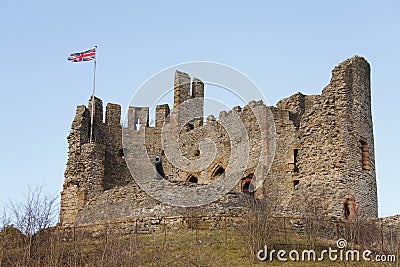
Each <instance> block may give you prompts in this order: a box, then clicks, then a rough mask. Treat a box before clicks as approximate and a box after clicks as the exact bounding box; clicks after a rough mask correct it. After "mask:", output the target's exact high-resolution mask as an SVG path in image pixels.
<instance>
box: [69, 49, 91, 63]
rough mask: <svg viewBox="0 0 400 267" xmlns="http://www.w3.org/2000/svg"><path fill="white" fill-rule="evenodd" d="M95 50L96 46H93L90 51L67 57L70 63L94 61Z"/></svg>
mask: <svg viewBox="0 0 400 267" xmlns="http://www.w3.org/2000/svg"><path fill="white" fill-rule="evenodd" d="M96 48H97V46H95V47H94V48H93V49H90V50H88V51H85V52H80V53H72V54H71V55H70V56H69V57H68V60H69V61H71V62H82V61H90V60H94V59H96Z"/></svg>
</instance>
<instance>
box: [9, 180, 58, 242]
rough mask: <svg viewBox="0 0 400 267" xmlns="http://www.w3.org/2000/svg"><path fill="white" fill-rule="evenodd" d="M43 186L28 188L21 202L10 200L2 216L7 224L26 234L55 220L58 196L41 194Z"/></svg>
mask: <svg viewBox="0 0 400 267" xmlns="http://www.w3.org/2000/svg"><path fill="white" fill-rule="evenodd" d="M42 188H43V186H38V187H35V188H31V187H29V188H28V193H27V194H25V196H24V199H23V200H22V201H21V202H16V201H13V200H10V202H9V204H8V205H7V207H6V212H5V215H3V217H7V218H8V224H12V225H14V226H15V227H16V228H17V229H18V230H20V231H21V232H22V233H23V234H24V235H26V236H32V235H33V234H35V233H36V232H38V231H40V230H43V229H45V228H48V227H50V226H52V225H54V224H55V223H56V222H57V216H58V209H57V207H58V205H57V200H58V197H57V196H55V195H52V194H48V195H43V193H42Z"/></svg>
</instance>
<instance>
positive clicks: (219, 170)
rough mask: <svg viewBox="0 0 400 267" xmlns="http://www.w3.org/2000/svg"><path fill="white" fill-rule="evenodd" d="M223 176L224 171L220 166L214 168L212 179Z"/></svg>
mask: <svg viewBox="0 0 400 267" xmlns="http://www.w3.org/2000/svg"><path fill="white" fill-rule="evenodd" d="M223 174H225V169H224V168H222V167H221V166H218V167H217V168H215V170H214V172H213V174H212V177H218V176H221V175H223Z"/></svg>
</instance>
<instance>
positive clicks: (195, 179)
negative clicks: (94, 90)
mask: <svg viewBox="0 0 400 267" xmlns="http://www.w3.org/2000/svg"><path fill="white" fill-rule="evenodd" d="M187 181H188V182H190V183H194V184H197V182H198V179H197V177H196V176H194V175H192V174H191V175H189V177H188V179H187Z"/></svg>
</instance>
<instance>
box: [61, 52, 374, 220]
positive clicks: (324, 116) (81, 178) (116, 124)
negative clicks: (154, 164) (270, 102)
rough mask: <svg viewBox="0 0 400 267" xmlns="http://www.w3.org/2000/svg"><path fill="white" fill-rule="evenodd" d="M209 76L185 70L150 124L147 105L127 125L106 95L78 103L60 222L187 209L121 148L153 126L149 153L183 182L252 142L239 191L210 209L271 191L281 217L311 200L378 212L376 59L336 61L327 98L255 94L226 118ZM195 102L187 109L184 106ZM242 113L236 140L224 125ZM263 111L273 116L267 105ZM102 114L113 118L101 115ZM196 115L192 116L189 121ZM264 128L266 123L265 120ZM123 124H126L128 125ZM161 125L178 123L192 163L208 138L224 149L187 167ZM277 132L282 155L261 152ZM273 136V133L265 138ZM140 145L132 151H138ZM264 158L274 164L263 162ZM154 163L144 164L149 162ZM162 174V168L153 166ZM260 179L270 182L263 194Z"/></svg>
mask: <svg viewBox="0 0 400 267" xmlns="http://www.w3.org/2000/svg"><path fill="white" fill-rule="evenodd" d="M206 90H207V89H206V88H205V85H204V83H203V82H202V81H201V80H199V79H197V78H194V79H191V78H190V76H189V75H188V74H186V73H182V72H179V71H177V72H176V73H175V77H174V109H175V111H176V112H175V116H171V113H173V111H174V109H171V110H170V107H169V106H168V105H167V104H163V105H158V106H157V107H156V115H155V116H156V121H155V126H149V108H148V107H129V110H128V125H127V126H126V128H124V129H123V128H122V127H123V126H121V107H120V106H119V105H117V104H107V106H106V109H105V116H104V115H103V104H102V101H101V100H100V99H98V98H96V97H95V98H94V103H93V102H92V99H91V100H89V105H88V107H86V106H84V105H81V106H78V107H77V109H76V115H75V118H74V120H73V122H72V126H71V132H70V134H69V136H68V143H69V157H68V162H67V168H66V171H65V182H64V186H63V190H62V192H61V211H60V222H61V225H63V226H70V225H79V224H86V223H95V222H100V221H105V220H117V219H123V218H129V217H140V216H145V215H150V216H157V215H160V216H161V215H162V216H164V215H172V214H175V213H179V208H176V207H170V206H168V205H166V204H162V203H159V202H158V201H155V200H153V199H152V198H151V197H149V196H148V195H147V194H146V193H145V192H144V191H143V190H142V189H141V188H140V187H139V186H138V185H137V183H136V182H135V179H134V178H136V177H134V176H135V175H139V176H140V175H143V174H144V173H146V172H143V170H141V169H140V168H139V169H138V170H134V171H133V172H132V173H131V172H130V171H129V169H128V167H127V164H126V161H125V154H124V151H125V152H126V151H127V150H126V149H128V148H127V147H123V142H122V133H123V130H125V131H128V132H129V131H131V132H135V131H136V132H138V133H140V131H146V137H145V138H146V142H145V143H146V150H147V154H148V155H149V157H150V158H154V157H155V156H161V157H162V158H163V165H164V171H165V174H166V176H167V177H166V179H167V180H168V181H169V182H171V183H174V184H176V185H177V186H201V185H206V184H209V183H211V182H213V181H214V180H215V179H218V178H221V177H224V175H225V170H226V169H227V168H228V165H229V160H230V159H232V158H234V157H240V156H241V155H234V153H232V142H243V140H247V141H248V142H249V147H250V150H249V151H250V152H249V164H248V165H247V168H246V169H245V170H244V172H243V177H242V179H241V180H240V181H239V183H238V184H237V185H236V186H235V187H234V189H233V191H232V192H230V194H228V195H226V196H225V197H223V198H221V199H220V200H218V201H216V202H214V203H211V204H209V205H208V206H207V207H206V209H207V210H208V211H209V212H210V213H213V214H215V213H225V214H229V213H236V214H237V213H240V210H241V208H242V207H243V206H244V205H243V203H244V202H245V199H248V198H249V197H250V198H252V197H255V198H260V199H262V198H267V199H268V201H273V202H274V203H275V206H276V207H277V210H279V213H281V214H282V215H288V216H302V215H304V214H306V213H307V212H308V209H310V207H311V204H312V203H318V205H319V211H320V212H321V213H323V214H321V215H327V216H333V217H336V218H339V219H344V220H346V219H350V218H352V217H354V216H362V217H372V218H376V217H377V215H378V208H377V192H376V177H375V159H374V136H373V130H372V129H373V127H372V114H371V88H370V66H369V64H368V62H367V61H366V60H365V59H364V58H362V57H359V56H354V57H352V58H350V59H347V60H345V61H344V62H342V63H340V64H339V65H338V66H336V67H335V68H334V69H333V71H332V78H331V81H330V83H329V84H328V85H327V86H326V87H325V88H324V89H323V90H322V93H321V94H320V95H303V94H301V93H297V94H294V95H293V96H291V97H288V98H285V99H283V100H281V101H279V102H278V103H277V104H276V106H272V107H267V106H265V104H264V103H262V101H250V103H248V105H246V106H244V107H239V106H237V107H235V108H233V109H232V110H231V111H228V112H226V111H221V113H220V114H219V118H218V119H216V118H215V117H214V116H212V115H210V116H208V117H207V119H206V120H204V114H203V108H204V92H205V91H206ZM185 101H193V102H191V104H189V105H186V106H185V108H183V109H179V105H180V104H182V103H185ZM93 104H94V105H95V106H94V122H93V140H94V141H93V142H92V143H90V142H89V132H90V121H91V120H90V117H91V113H90V112H91V110H92V109H91V107H92V105H93ZM254 110H261V111H266V110H271V111H272V113H271V114H273V118H272V117H268V115H266V116H265V117H263V118H262V122H261V124H262V125H264V126H265V125H267V124H268V123H269V121H268V120H269V119H272V120H273V121H274V123H275V130H276V132H275V133H268V136H262V135H260V130H259V127H260V125H256V123H255V122H256V118H255V113H254ZM234 114H236V115H237V116H239V118H240V120H241V121H242V122H243V125H244V126H245V129H246V131H247V136H245V137H243V140H230V138H229V135H228V133H227V131H226V129H225V128H224V127H222V126H221V123H222V122H223V121H224V120H227V118H229V116H233V115H234ZM262 114H268V112H264V113H262ZM103 116H104V117H105V119H104V120H103ZM188 116H191V117H190V118H189V119H188ZM262 125H261V127H264V126H262ZM124 127H125V126H124ZM163 127H164V128H165V127H167V128H168V127H170V128H171V129H178V136H179V140H178V143H179V149H180V151H181V153H182V155H183V156H184V157H185V158H186V159H189V160H199V159H201V158H202V157H203V156H205V155H206V154H207V153H206V152H207V151H206V150H207V148H204V147H203V148H202V147H201V141H202V140H203V139H205V138H207V139H209V140H212V141H213V142H214V144H216V148H215V149H216V156H215V158H214V159H213V161H212V163H211V164H209V166H207V167H206V168H205V169H204V170H193V171H182V170H180V169H179V168H177V167H176V166H175V165H174V164H172V163H171V159H168V157H167V156H166V155H165V154H164V150H163V146H162V140H161V138H162V137H161V131H162V129H163ZM269 134H271V135H272V134H274V137H275V140H276V146H275V154H274V155H271V153H270V151H261V150H262V148H261V147H259V146H258V145H257V144H259V142H264V141H270V139H269V138H270V135H269ZM264 139H268V140H264ZM130 149H132V148H130ZM260 155H266V158H265V159H263V160H264V161H263V162H267V161H271V162H272V165H271V167H270V168H269V169H268V168H267V167H266V166H262V167H261V168H258V169H256V166H257V164H258V163H259V159H260ZM143 166H146V165H143ZM151 173H153V174H154V170H151ZM254 177H263V178H264V184H263V185H262V186H261V187H260V188H259V189H258V190H257V191H256V192H252V188H254V184H253V183H254V180H255V178H254Z"/></svg>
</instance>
